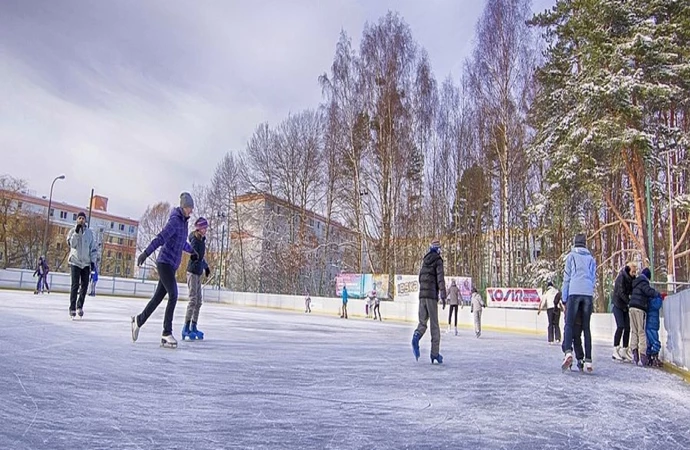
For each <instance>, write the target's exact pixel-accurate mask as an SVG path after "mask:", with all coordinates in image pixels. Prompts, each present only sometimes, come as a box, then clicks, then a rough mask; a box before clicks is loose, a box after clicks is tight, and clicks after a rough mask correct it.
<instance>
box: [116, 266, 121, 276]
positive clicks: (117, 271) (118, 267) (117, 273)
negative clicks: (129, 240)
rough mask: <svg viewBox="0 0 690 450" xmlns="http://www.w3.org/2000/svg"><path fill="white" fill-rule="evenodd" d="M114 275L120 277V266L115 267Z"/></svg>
mask: <svg viewBox="0 0 690 450" xmlns="http://www.w3.org/2000/svg"><path fill="white" fill-rule="evenodd" d="M115 275H120V266H117V267H115Z"/></svg>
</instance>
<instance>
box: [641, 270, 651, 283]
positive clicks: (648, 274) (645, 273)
mask: <svg viewBox="0 0 690 450" xmlns="http://www.w3.org/2000/svg"><path fill="white" fill-rule="evenodd" d="M642 275H644V276H645V277H647V278H648V279H650V280H651V279H652V271H651V270H649V267H645V268H644V269H642Z"/></svg>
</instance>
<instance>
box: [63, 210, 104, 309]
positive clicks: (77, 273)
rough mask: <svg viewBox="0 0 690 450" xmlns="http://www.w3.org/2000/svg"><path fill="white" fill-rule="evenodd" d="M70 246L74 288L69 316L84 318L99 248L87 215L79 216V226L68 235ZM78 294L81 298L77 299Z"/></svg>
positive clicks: (69, 261) (70, 263) (71, 293)
mask: <svg viewBox="0 0 690 450" xmlns="http://www.w3.org/2000/svg"><path fill="white" fill-rule="evenodd" d="M67 245H68V246H69V259H68V263H69V267H70V275H71V278H72V286H71V290H70V296H69V316H70V318H72V319H74V318H75V316H76V315H77V314H78V315H79V317H82V316H84V299H85V298H86V291H87V289H88V287H89V278H90V277H91V271H92V270H93V269H94V267H96V261H97V260H98V247H97V246H96V240H95V239H94V238H93V233H92V232H91V229H89V228H88V227H87V226H86V214H85V213H84V212H83V211H81V212H79V214H77V225H76V226H75V227H74V228H72V229H71V230H69V233H67ZM77 293H78V294H79V297H78V299H77Z"/></svg>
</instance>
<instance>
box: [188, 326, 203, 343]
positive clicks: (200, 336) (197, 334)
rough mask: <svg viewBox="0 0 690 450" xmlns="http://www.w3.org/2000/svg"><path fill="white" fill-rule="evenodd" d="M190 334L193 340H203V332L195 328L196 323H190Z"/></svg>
mask: <svg viewBox="0 0 690 450" xmlns="http://www.w3.org/2000/svg"><path fill="white" fill-rule="evenodd" d="M191 333H194V339H199V340H200V341H202V340H204V332H203V331H201V330H199V329H198V328H197V327H196V322H192V330H191ZM191 333H190V334H191Z"/></svg>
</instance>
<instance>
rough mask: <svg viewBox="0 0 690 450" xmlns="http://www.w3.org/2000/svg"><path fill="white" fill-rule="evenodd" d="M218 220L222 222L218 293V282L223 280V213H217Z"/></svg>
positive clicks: (224, 216)
mask: <svg viewBox="0 0 690 450" xmlns="http://www.w3.org/2000/svg"><path fill="white" fill-rule="evenodd" d="M218 218H219V219H222V220H223V231H222V233H221V235H220V262H219V264H218V290H219V291H220V280H221V278H223V252H224V250H225V218H226V215H225V213H223V212H221V213H218Z"/></svg>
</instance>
